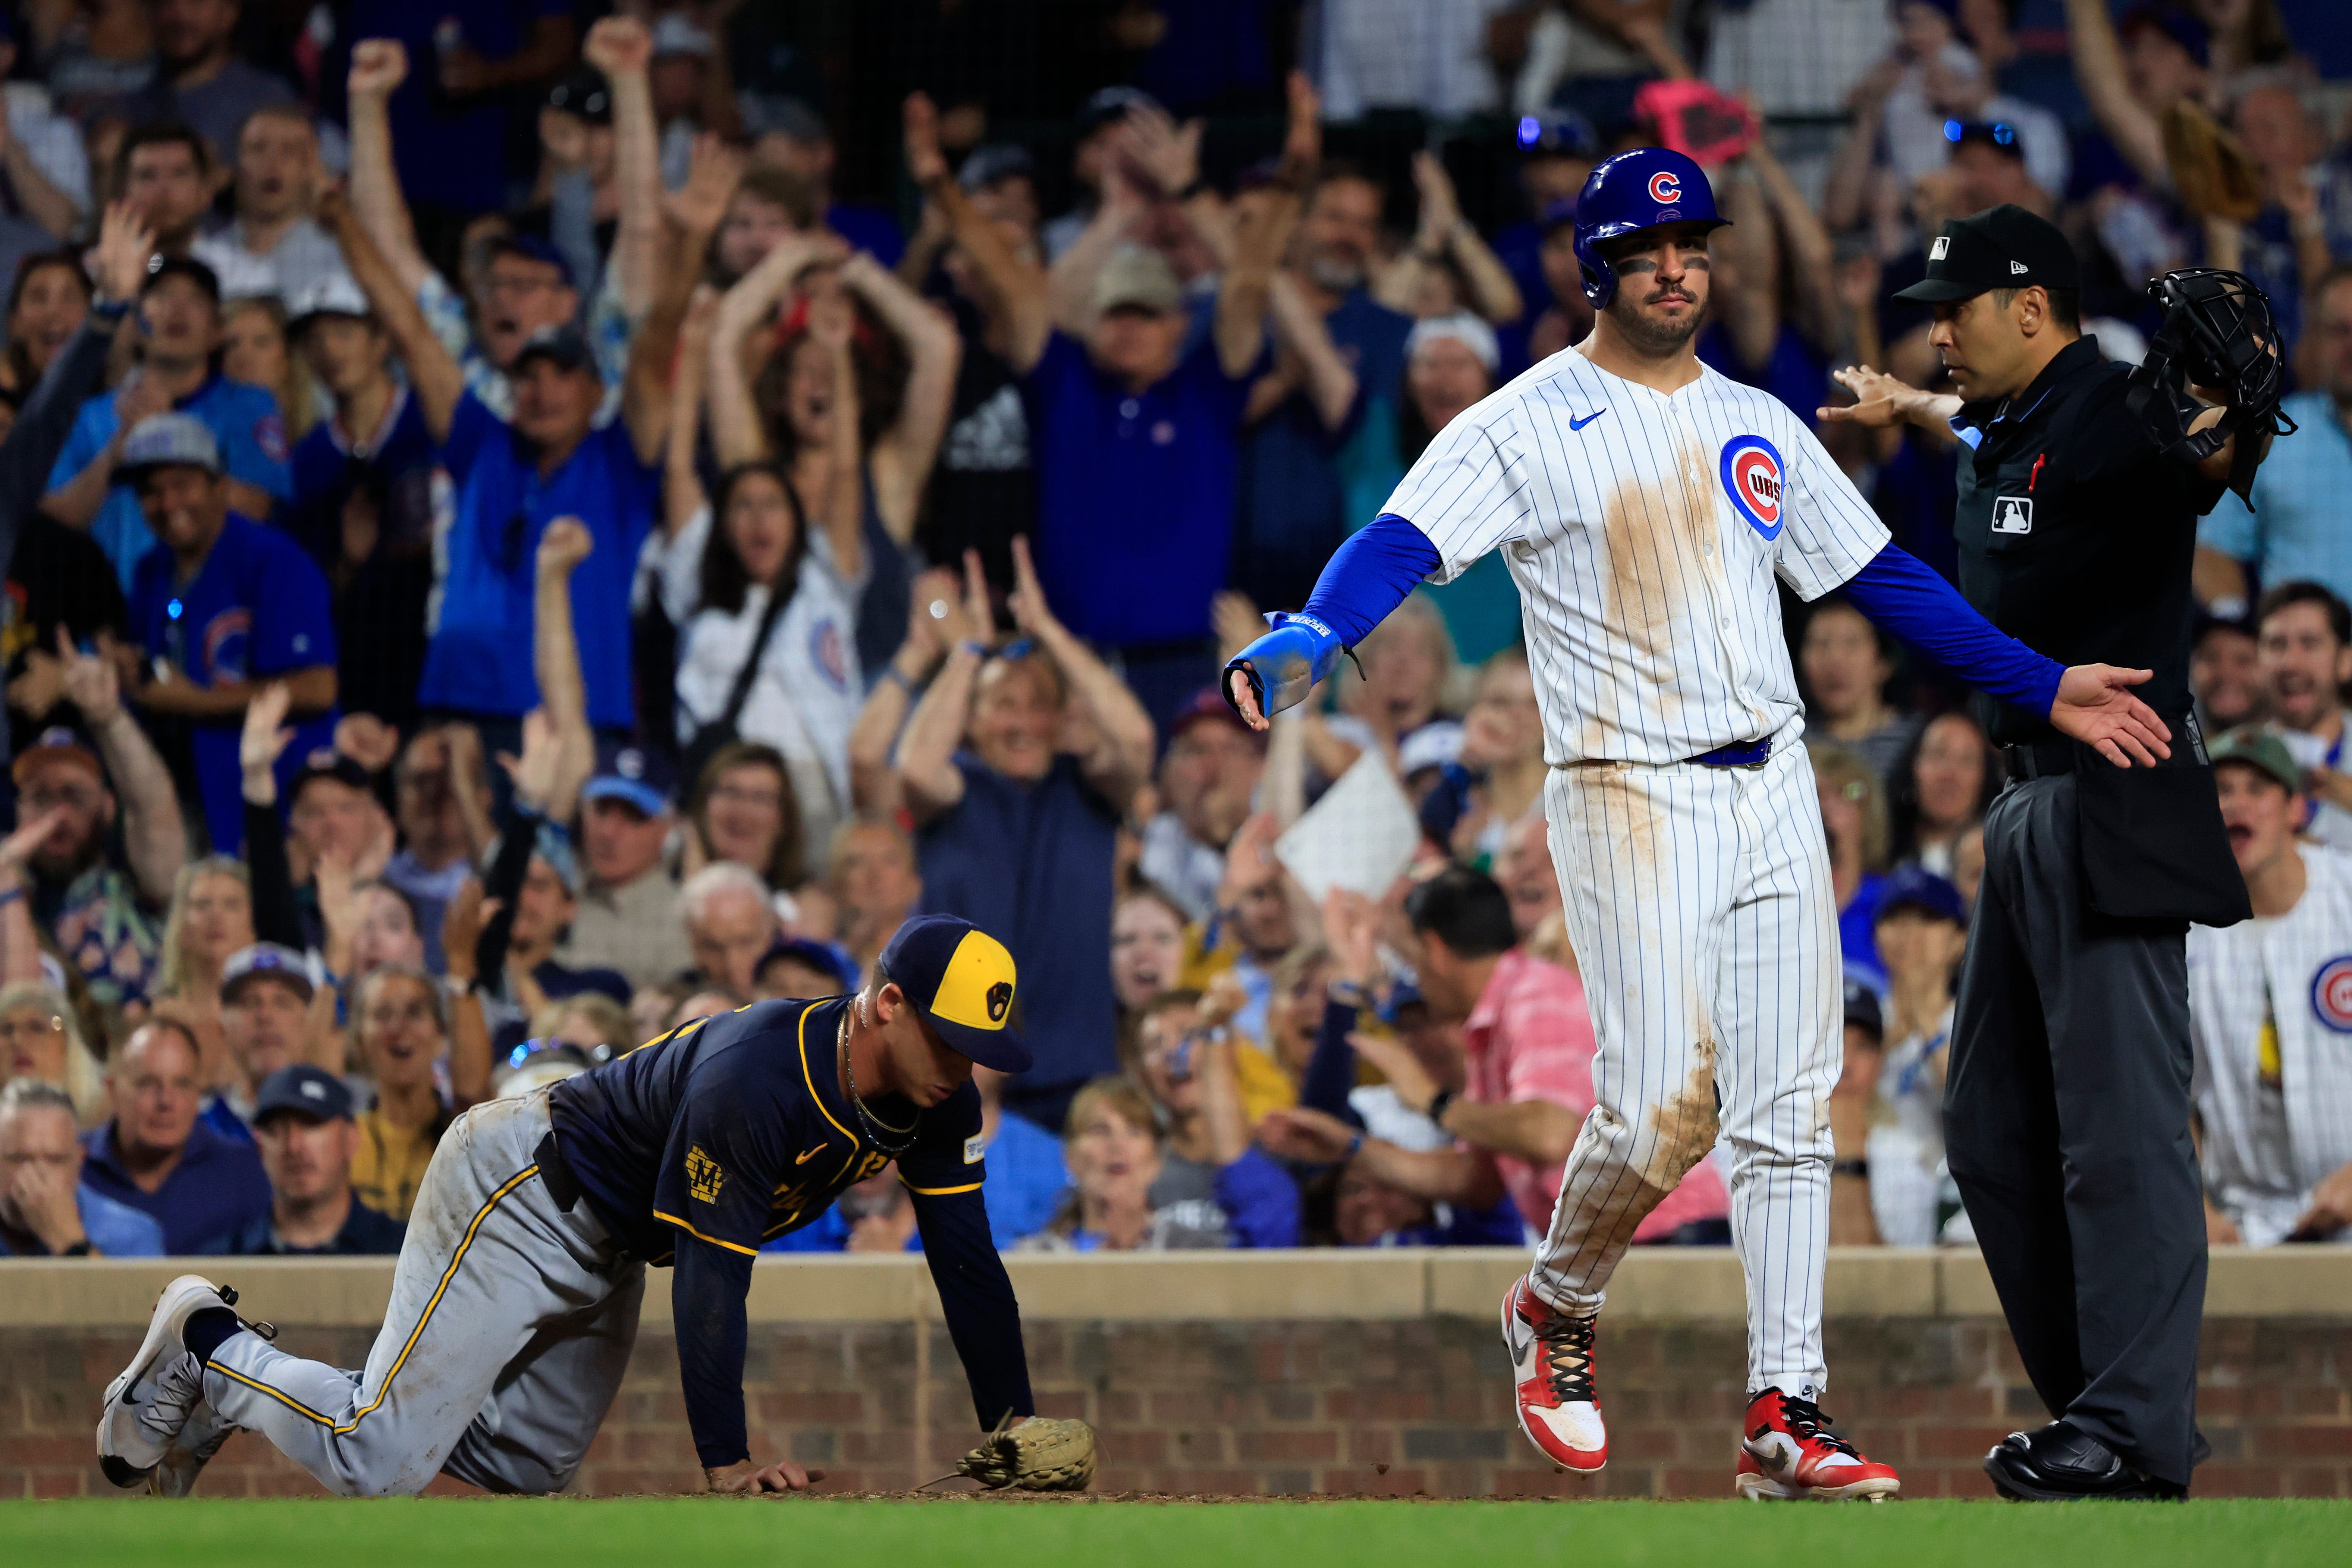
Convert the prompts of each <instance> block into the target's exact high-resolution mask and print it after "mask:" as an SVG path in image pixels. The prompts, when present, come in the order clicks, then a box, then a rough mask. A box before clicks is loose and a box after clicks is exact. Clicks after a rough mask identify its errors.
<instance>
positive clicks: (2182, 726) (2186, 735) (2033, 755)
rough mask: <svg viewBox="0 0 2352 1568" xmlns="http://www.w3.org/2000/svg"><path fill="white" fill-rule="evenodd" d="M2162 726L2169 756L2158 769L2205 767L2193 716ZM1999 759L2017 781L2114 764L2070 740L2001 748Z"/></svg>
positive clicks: (2159, 761) (2201, 736)
mask: <svg viewBox="0 0 2352 1568" xmlns="http://www.w3.org/2000/svg"><path fill="white" fill-rule="evenodd" d="M2166 723H2167V725H2168V728H2169V729H2170V730H2171V731H2172V740H2171V742H2170V744H2171V748H2172V755H2170V756H2168V757H2158V758H2157V759H2156V765H2157V766H2158V767H2159V768H2196V767H2203V766H2204V765H2206V752H2205V736H2204V732H2203V731H2200V729H2199V728H2198V727H2197V719H2196V716H2195V715H2194V714H2182V715H2179V716H2176V717H2173V718H2169V719H2168V720H2167V721H2166ZM2000 760H2001V761H2002V762H2003V763H2006V764H2007V765H2008V767H2009V776H2010V777H2011V779H2014V780H2017V781H2020V782H2022V781H2024V780H2026V779H2048V778H2056V777H2058V776H2060V775H2061V774H2063V773H2080V772H2082V771H2083V770H2084V768H2086V767H2089V766H2091V765H2093V764H2094V763H2095V764H2096V765H2098V766H2100V767H2103V768H2104V767H2112V766H2114V765H2115V764H2113V763H2110V762H2108V761H2107V759H2106V758H2105V757H2103V756H2101V755H2100V754H2099V753H2098V752H2095V751H2093V750H2092V749H2091V748H2090V747H2088V746H2085V745H2083V744H2081V743H2079V742H2074V741H2036V742H2033V743H2032V745H2030V746H2003V747H2002V748H2001V749H2000ZM2134 765H2135V766H2140V765H2142V764H2137V763H2136V764H2134Z"/></svg>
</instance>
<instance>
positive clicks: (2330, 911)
mask: <svg viewBox="0 0 2352 1568" xmlns="http://www.w3.org/2000/svg"><path fill="white" fill-rule="evenodd" d="M2210 754H2211V756H2212V759H2213V771H2214V778H2215V784H2216V787H2218V788H2219V789H2220V791H2221V822H2222V826H2225V827H2227V828H2228V829H2229V833H2230V848H2231V851H2232V852H2233V853H2234V854H2235V855H2236V856H2237V858H2238V866H2239V868H2240V869H2241V870H2242V871H2244V872H2245V874H2246V892H2247V895H2248V898H2249V900H2250V901H2251V902H2252V905H2253V910H2254V918H2253V919H2252V920H2250V921H2242V922H2241V923H2240V924H2237V925H2233V926H2224V927H2214V926H2191V927H2189V1045H2190V1047H2191V1050H2192V1052H2193V1053H2194V1056H2193V1059H2194V1063H2195V1065H2194V1067H2193V1068H2192V1069H2191V1076H2190V1079H2189V1097H2190V1102H2191V1103H2192V1104H2193V1105H2194V1106H2195V1107H2196V1108H2197V1121H2198V1127H2199V1142H2198V1154H2199V1158H2200V1163H2202V1165H2203V1166H2204V1175H2205V1215H2206V1221H2205V1223H2206V1231H2207V1234H2208V1235H2209V1236H2210V1237H2211V1239H2213V1240H2215V1241H2220V1242H2238V1241H2242V1242H2245V1243H2247V1244H2249V1245H2251V1246H2254V1247H2269V1246H2272V1245H2273V1244H2274V1243H2277V1242H2282V1241H2331V1240H2344V1239H2352V1232H2347V1226H2352V858H2347V857H2346V856H2345V855H2343V854H2341V853H2340V852H2338V851H2336V850H2333V849H2328V848H2324V847H2320V846H2317V845H2313V844H2301V845H2298V844H2297V843H2296V842H2295V837H2294V825H2295V824H2296V823H2298V822H2300V821H2301V820H2303V806H2304V797H2303V794H2302V787H2301V773H2300V770H2298V769H2297V768H2296V766H2295V763H2294V758H2293V757H2292V756H2291V755H2290V754H2289V753H2288V752H2287V749H2286V746H2285V744H2284V742H2281V741H2280V740H2279V738H2278V737H2277V736H2276V735H2273V734H2270V733H2268V732H2267V731H2263V730H2260V729H2256V728H2252V727H2248V728H2246V729H2242V730H2232V731H2230V732H2229V733H2228V734H2226V735H2224V736H2222V737H2221V740H2220V741H2219V742H2216V743H2215V744H2214V745H2213V747H2212V748H2211V753H2210Z"/></svg>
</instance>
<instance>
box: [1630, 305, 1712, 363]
mask: <svg viewBox="0 0 2352 1568" xmlns="http://www.w3.org/2000/svg"><path fill="white" fill-rule="evenodd" d="M1606 311H1607V314H1608V317H1609V320H1610V321H1612V322H1613V323H1614V324H1615V326H1616V328H1617V331H1618V334H1619V335H1620V336H1622V338H1623V339H1624V340H1625V342H1626V343H1627V344H1628V345H1629V346H1630V347H1632V348H1633V352H1634V353H1639V354H1641V355H1643V357H1644V358H1648V359H1664V358H1665V357H1667V356H1668V355H1670V354H1672V353H1675V352H1676V351H1677V350H1679V349H1680V348H1681V347H1682V346H1683V345H1684V344H1685V343H1686V342H1690V341H1691V339H1692V338H1694V337H1696V336H1697V335H1698V330H1699V328H1700V327H1701V326H1703V325H1705V324H1706V305H1705V304H1704V303H1702V302H1699V301H1696V300H1695V301H1693V304H1692V309H1691V310H1690V311H1689V313H1688V314H1686V315H1685V316H1684V317H1683V319H1682V320H1681V321H1660V320H1659V319H1658V318H1657V317H1655V316H1650V315H1645V314H1643V310H1642V307H1641V306H1640V305H1638V304H1636V303H1634V302H1633V300H1629V299H1627V298H1626V297H1625V290H1624V289H1618V290H1617V292H1616V294H1615V295H1614V296H1612V298H1611V300H1610V301H1609V303H1608V305H1607V307H1606Z"/></svg>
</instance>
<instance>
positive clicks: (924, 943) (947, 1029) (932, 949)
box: [879, 915, 1030, 1073]
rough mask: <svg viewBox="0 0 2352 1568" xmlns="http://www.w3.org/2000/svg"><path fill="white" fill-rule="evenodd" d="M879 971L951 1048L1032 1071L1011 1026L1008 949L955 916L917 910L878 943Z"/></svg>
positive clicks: (983, 1062)
mask: <svg viewBox="0 0 2352 1568" xmlns="http://www.w3.org/2000/svg"><path fill="white" fill-rule="evenodd" d="M879 968H880V970H881V974H882V977H883V978H884V979H886V980H887V981H889V982H890V984H894V985H896V986H898V989H899V990H900V991H901V992H903V993H904V994H906V997H907V1000H908V1001H909V1002H911V1003H913V1004H914V1005H915V1011H916V1012H918V1013H919V1014H921V1015H922V1016H923V1020H924V1022H926V1023H928V1024H929V1025H930V1026H931V1027H932V1028H934V1029H937V1030H938V1031H939V1032H940V1038H941V1039H943V1040H945V1041H946V1042H947V1043H948V1046H949V1047H950V1049H952V1050H955V1051H957V1052H959V1053H961V1055H963V1056H965V1057H968V1058H971V1060H972V1061H974V1062H977V1063H978V1064H979V1065H980V1066H982V1067H984V1068H995V1069H996V1070H997V1071H998V1072H1004V1073H1024V1072H1027V1071H1028V1070H1029V1065H1030V1057H1029V1047H1027V1046H1025V1045H1023V1044H1022V1043H1021V1037H1020V1036H1018V1035H1016V1034H1014V1033H1013V984H1014V974H1013V955H1012V954H1011V953H1010V952H1006V951H1005V950H1004V944H1003V942H999V941H997V940H996V939H995V938H994V937H992V936H991V935H989V934H988V933H987V932H986V931H982V930H981V929H980V928H979V927H978V926H976V925H974V924H972V923H971V921H967V920H961V919H959V918H957V917H956V916H954V915H917V916H916V917H915V918H914V919H913V920H910V921H907V923H906V924H904V925H902V926H900V927H899V928H898V933H897V934H896V935H894V936H892V937H891V938H890V942H889V945H888V946H887V947H885V948H884V949H883V950H882V957H881V961H880V964H879Z"/></svg>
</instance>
